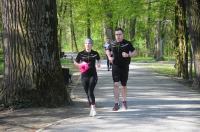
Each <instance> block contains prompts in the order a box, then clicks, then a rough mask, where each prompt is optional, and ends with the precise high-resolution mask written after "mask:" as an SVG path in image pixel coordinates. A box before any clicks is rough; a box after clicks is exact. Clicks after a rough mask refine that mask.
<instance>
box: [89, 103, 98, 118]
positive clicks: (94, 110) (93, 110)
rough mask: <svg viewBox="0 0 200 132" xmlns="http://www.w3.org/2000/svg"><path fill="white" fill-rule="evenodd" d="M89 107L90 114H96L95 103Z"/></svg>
mask: <svg viewBox="0 0 200 132" xmlns="http://www.w3.org/2000/svg"><path fill="white" fill-rule="evenodd" d="M90 107H91V108H90V116H95V115H96V114H97V112H96V108H95V105H91V106H90Z"/></svg>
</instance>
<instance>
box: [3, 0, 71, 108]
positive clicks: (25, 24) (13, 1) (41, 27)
mask: <svg viewBox="0 0 200 132" xmlns="http://www.w3.org/2000/svg"><path fill="white" fill-rule="evenodd" d="M1 4H2V7H3V28H4V34H3V38H4V49H5V50H4V53H5V73H4V86H3V88H2V92H1V93H2V94H1V98H2V99H3V101H4V103H5V104H6V105H17V104H18V103H20V104H21V103H22V104H24V103H28V104H31V105H39V106H49V107H50V106H58V105H62V104H64V103H66V99H67V98H68V95H67V93H66V89H65V85H64V78H63V75H62V69H61V64H60V60H59V49H58V41H57V29H56V28H57V17H56V16H57V12H56V0H41V1H26V0H2V2H1ZM68 99H69V98H68Z"/></svg>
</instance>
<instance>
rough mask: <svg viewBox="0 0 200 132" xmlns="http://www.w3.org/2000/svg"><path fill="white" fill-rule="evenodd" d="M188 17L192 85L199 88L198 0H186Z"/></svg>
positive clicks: (199, 37) (199, 30)
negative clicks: (192, 74)
mask: <svg viewBox="0 0 200 132" xmlns="http://www.w3.org/2000/svg"><path fill="white" fill-rule="evenodd" d="M184 2H186V3H185V4H186V5H187V10H188V13H187V14H188V18H189V33H190V38H191V43H192V49H193V56H194V65H195V67H194V68H195V71H196V72H195V79H194V86H195V87H196V88H200V26H199V23H200V14H199V12H200V1H199V0H186V1H184Z"/></svg>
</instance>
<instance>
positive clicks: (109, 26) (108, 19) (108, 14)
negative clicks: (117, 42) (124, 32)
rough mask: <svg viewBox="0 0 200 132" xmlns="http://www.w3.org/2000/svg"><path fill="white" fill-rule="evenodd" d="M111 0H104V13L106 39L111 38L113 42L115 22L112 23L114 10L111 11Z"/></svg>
mask: <svg viewBox="0 0 200 132" xmlns="http://www.w3.org/2000/svg"><path fill="white" fill-rule="evenodd" d="M111 5H112V3H111V0H103V1H102V7H103V13H104V39H105V40H106V38H110V39H111V40H113V38H114V37H113V22H112V16H113V14H112V10H111V7H112V6H111Z"/></svg>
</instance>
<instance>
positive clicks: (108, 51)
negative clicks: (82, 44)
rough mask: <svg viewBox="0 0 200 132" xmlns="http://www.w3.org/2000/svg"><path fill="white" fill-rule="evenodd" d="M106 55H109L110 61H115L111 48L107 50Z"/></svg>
mask: <svg viewBox="0 0 200 132" xmlns="http://www.w3.org/2000/svg"><path fill="white" fill-rule="evenodd" d="M106 55H107V56H108V60H109V61H110V63H113V57H112V56H111V51H110V50H106Z"/></svg>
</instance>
